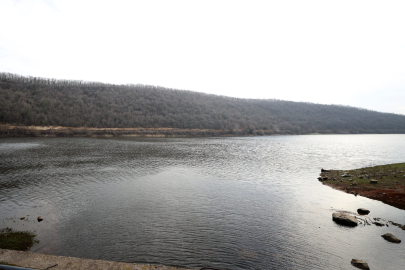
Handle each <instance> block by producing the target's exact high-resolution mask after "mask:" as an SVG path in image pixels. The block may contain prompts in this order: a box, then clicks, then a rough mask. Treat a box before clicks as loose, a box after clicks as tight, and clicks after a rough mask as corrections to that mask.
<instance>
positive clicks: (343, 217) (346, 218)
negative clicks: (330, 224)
mask: <svg viewBox="0 0 405 270" xmlns="http://www.w3.org/2000/svg"><path fill="white" fill-rule="evenodd" d="M332 219H333V221H335V222H336V223H338V224H341V225H345V226H350V227H355V226H357V218H356V217H354V216H351V215H349V214H347V213H333V214H332Z"/></svg>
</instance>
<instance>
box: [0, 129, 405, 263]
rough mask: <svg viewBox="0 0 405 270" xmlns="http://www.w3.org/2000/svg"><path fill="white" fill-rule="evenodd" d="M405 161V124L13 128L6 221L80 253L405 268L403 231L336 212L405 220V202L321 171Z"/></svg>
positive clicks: (150, 259) (52, 249)
mask: <svg viewBox="0 0 405 270" xmlns="http://www.w3.org/2000/svg"><path fill="white" fill-rule="evenodd" d="M404 161H405V135H314V136H270V137H244V138H176V139H165V138H161V139H160V138H159V139H152V138H151V139H139V138H138V139H134V138H113V139H101V138H3V139H0V228H2V227H6V226H8V227H12V228H14V229H23V230H35V231H36V232H37V235H38V236H37V239H38V240H40V243H39V244H38V245H36V246H34V247H33V248H32V249H31V251H33V252H39V253H46V254H53V255H64V256H71V257H81V258H91V259H103V260H113V261H122V262H137V263H148V264H163V265H170V266H180V267H188V268H201V267H204V266H205V267H215V268H221V269H352V266H351V265H350V261H351V259H353V258H358V259H363V260H366V261H367V262H368V264H369V266H370V268H371V269H373V270H375V269H384V270H387V269H405V231H403V230H400V229H399V228H397V227H395V226H390V227H377V226H374V225H373V226H358V227H356V228H347V227H342V226H339V225H337V224H335V223H334V222H333V221H332V213H333V212H334V209H337V210H348V211H353V212H356V209H357V208H360V207H364V208H368V209H370V210H371V213H370V216H371V217H381V218H384V219H388V220H392V221H395V222H398V223H401V224H405V211H403V210H399V209H396V208H394V207H391V206H389V205H386V204H383V203H381V202H378V201H373V200H370V199H367V198H363V197H360V196H357V197H355V196H354V195H349V194H346V193H344V192H340V191H337V190H334V189H332V188H330V187H327V186H324V185H322V184H321V183H320V182H319V181H318V180H317V177H318V176H319V173H320V170H321V168H325V169H354V168H360V167H365V166H371V165H380V164H388V163H398V162H404ZM39 215H42V216H43V217H44V221H43V222H40V223H38V222H37V220H36V217H38V216H39ZM23 216H25V217H27V218H28V219H26V220H20V217H23ZM386 232H392V233H393V234H394V235H396V236H397V237H398V238H400V239H402V241H403V242H402V243H401V244H399V245H398V244H392V243H389V242H387V241H385V240H384V239H383V238H382V237H381V235H382V234H384V233H386ZM353 269H354V268H353Z"/></svg>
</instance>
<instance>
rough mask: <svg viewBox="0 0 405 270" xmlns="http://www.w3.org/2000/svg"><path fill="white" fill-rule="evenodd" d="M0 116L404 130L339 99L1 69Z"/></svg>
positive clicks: (104, 124)
mask: <svg viewBox="0 0 405 270" xmlns="http://www.w3.org/2000/svg"><path fill="white" fill-rule="evenodd" d="M0 123H2V124H12V125H25V126H29V125H36V126H65V127H89V128H90V127H98V128H140V127H142V128H163V127H164V128H178V129H212V130H222V131H226V133H227V134H228V133H230V134H232V132H239V133H238V134H239V135H240V134H253V135H268V134H309V133H405V116H403V115H397V114H390V113H380V112H375V111H370V110H365V109H360V108H354V107H349V106H339V105H321V104H313V103H308V102H293V101H283V100H275V99H266V100H262V99H240V98H232V97H225V96H217V95H212V94H205V93H198V92H192V91H185V90H176V89H168V88H163V87H158V86H148V85H141V84H138V85H114V84H105V83H98V82H84V81H74V80H56V79H47V78H38V77H27V76H20V75H16V74H11V73H0Z"/></svg>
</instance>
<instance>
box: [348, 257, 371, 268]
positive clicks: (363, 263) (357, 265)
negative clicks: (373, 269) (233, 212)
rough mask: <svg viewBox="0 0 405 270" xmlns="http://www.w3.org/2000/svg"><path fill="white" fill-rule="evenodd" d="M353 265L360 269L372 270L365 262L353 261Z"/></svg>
mask: <svg viewBox="0 0 405 270" xmlns="http://www.w3.org/2000/svg"><path fill="white" fill-rule="evenodd" d="M351 264H352V265H353V266H355V267H357V268H360V269H366V270H367V269H368V270H370V267H368V264H367V263H366V262H365V261H363V260H359V259H352V261H351Z"/></svg>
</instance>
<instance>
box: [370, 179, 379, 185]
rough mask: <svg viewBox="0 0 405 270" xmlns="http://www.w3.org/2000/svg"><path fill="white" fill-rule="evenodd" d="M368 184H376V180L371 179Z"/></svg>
mask: <svg viewBox="0 0 405 270" xmlns="http://www.w3.org/2000/svg"><path fill="white" fill-rule="evenodd" d="M370 184H378V180H375V179H371V180H370Z"/></svg>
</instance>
